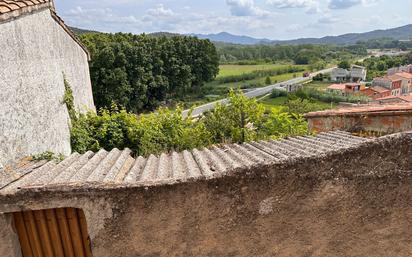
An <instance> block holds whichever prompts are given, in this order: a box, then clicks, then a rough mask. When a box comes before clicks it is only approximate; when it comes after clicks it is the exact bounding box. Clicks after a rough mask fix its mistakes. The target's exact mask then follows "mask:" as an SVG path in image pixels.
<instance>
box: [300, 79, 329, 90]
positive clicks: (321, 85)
mask: <svg viewBox="0 0 412 257" xmlns="http://www.w3.org/2000/svg"><path fill="white" fill-rule="evenodd" d="M331 84H333V82H320V81H312V82H310V83H307V84H305V88H311V89H318V90H322V91H323V90H326V88H327V87H328V86H330V85H331Z"/></svg>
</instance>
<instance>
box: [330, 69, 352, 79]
mask: <svg viewBox="0 0 412 257" xmlns="http://www.w3.org/2000/svg"><path fill="white" fill-rule="evenodd" d="M349 75H350V74H349V71H348V70H346V69H342V68H335V69H333V70H332V73H331V75H330V78H331V80H332V81H336V82H343V81H346V80H347V79H348V77H349Z"/></svg>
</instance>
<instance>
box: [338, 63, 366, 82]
mask: <svg viewBox="0 0 412 257" xmlns="http://www.w3.org/2000/svg"><path fill="white" fill-rule="evenodd" d="M366 75H367V70H366V68H365V67H362V66H359V65H352V66H351V69H350V71H348V70H346V69H342V68H335V69H333V70H332V72H331V80H332V81H334V82H355V83H358V82H360V81H365V80H366Z"/></svg>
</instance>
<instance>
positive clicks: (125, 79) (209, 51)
mask: <svg viewBox="0 0 412 257" xmlns="http://www.w3.org/2000/svg"><path fill="white" fill-rule="evenodd" d="M81 40H82V42H84V44H85V45H86V46H87V48H88V49H89V51H90V53H91V57H92V58H91V62H90V73H91V74H90V75H91V79H92V85H93V94H94V99H95V104H96V106H97V107H98V108H103V107H106V108H108V107H110V106H111V105H112V104H113V103H114V104H117V105H119V106H123V107H125V108H126V109H127V110H128V111H132V112H136V113H137V112H141V111H143V110H153V109H155V108H156V107H158V105H159V104H160V103H161V102H162V101H165V100H167V99H170V98H177V97H181V96H184V95H185V94H186V93H188V92H190V91H195V90H198V89H199V88H200V87H201V86H202V85H203V84H204V83H205V82H208V81H211V80H213V79H214V78H215V77H216V75H217V74H218V71H219V60H218V56H217V52H216V48H215V46H214V45H213V44H212V43H211V42H210V41H209V40H200V39H197V38H194V37H183V36H175V37H173V36H172V37H153V36H148V35H144V34H143V35H132V34H123V33H117V34H104V33H92V34H84V35H81Z"/></svg>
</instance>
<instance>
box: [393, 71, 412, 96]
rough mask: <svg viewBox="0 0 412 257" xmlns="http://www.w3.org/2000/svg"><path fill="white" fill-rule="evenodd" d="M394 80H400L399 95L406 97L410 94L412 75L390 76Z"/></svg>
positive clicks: (404, 73) (405, 73)
mask: <svg viewBox="0 0 412 257" xmlns="http://www.w3.org/2000/svg"><path fill="white" fill-rule="evenodd" d="M392 77H393V78H395V79H400V80H402V85H401V94H402V95H408V94H409V93H411V92H412V73H408V72H398V73H395V74H393V75H392Z"/></svg>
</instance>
